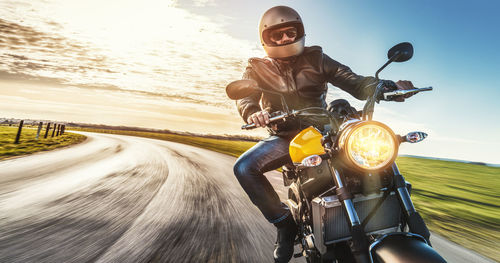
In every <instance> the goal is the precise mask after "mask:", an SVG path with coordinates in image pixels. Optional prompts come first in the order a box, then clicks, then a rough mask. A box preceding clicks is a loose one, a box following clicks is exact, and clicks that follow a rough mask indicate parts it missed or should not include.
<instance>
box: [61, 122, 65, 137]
mask: <svg viewBox="0 0 500 263" xmlns="http://www.w3.org/2000/svg"><path fill="white" fill-rule="evenodd" d="M65 129H66V124H63V126H62V129H61V135H63V134H64V130H65Z"/></svg>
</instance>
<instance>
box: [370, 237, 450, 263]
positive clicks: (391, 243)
mask: <svg viewBox="0 0 500 263" xmlns="http://www.w3.org/2000/svg"><path fill="white" fill-rule="evenodd" d="M370 257H371V258H372V261H373V262H374V263H386V262H391V263H443V262H444V263H446V260H444V259H443V258H442V257H441V256H440V255H439V254H438V253H437V252H436V250H434V249H433V248H432V247H431V246H429V245H428V244H427V242H426V241H425V239H424V238H423V237H421V236H419V235H416V234H412V233H391V234H388V235H385V236H383V237H382V238H380V239H379V240H377V241H375V242H374V243H373V244H372V245H371V246H370Z"/></svg>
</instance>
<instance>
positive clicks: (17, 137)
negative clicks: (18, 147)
mask: <svg viewBox="0 0 500 263" xmlns="http://www.w3.org/2000/svg"><path fill="white" fill-rule="evenodd" d="M23 124H24V120H21V122H19V129H17V135H16V140H15V141H14V143H16V144H17V143H19V139H20V138H21V130H22V129H23Z"/></svg>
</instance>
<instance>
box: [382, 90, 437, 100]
mask: <svg viewBox="0 0 500 263" xmlns="http://www.w3.org/2000/svg"><path fill="white" fill-rule="evenodd" d="M431 90H432V87H425V88H414V89H407V90H403V89H400V90H394V91H390V92H384V93H383V95H384V100H387V99H388V98H389V97H393V96H401V95H405V94H408V93H415V94H416V93H419V92H421V91H431Z"/></svg>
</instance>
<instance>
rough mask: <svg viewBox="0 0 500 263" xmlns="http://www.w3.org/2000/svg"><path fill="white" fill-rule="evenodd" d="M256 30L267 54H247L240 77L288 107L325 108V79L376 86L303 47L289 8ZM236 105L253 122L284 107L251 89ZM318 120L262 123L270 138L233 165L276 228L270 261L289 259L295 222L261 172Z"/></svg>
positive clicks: (363, 91)
mask: <svg viewBox="0 0 500 263" xmlns="http://www.w3.org/2000/svg"><path fill="white" fill-rule="evenodd" d="M259 34H260V40H261V43H262V46H263V48H264V50H265V52H266V53H267V57H265V58H250V59H249V60H248V66H247V68H246V71H245V73H244V74H243V79H251V80H254V81H255V83H257V85H258V88H260V89H263V90H269V91H273V92H279V93H280V94H282V95H283V96H284V98H285V100H286V104H287V105H288V107H290V108H291V109H295V110H299V109H302V108H306V107H323V108H326V106H327V104H326V100H325V99H326V93H327V83H331V84H332V85H334V86H336V87H339V88H340V89H342V90H344V91H346V92H348V93H350V94H351V95H353V96H354V97H356V98H357V99H361V100H366V99H367V98H368V97H369V96H371V95H372V94H373V92H374V90H375V88H376V86H377V83H378V81H377V80H376V79H375V78H374V77H364V76H360V75H357V74H355V73H353V72H352V71H351V69H350V68H349V67H347V66H345V65H342V64H340V63H339V62H337V61H335V60H333V59H332V58H330V57H329V56H328V55H326V54H324V53H323V51H322V49H321V47H319V46H311V47H305V32H304V25H303V23H302V19H301V17H300V16H299V14H298V13H297V12H296V11H295V10H294V9H292V8H290V7H287V6H275V7H273V8H271V9H269V10H267V11H266V12H265V13H264V14H263V16H262V18H261V20H260V24H259ZM384 84H385V86H386V88H387V89H412V88H413V85H412V83H411V82H410V81H398V82H396V83H394V82H392V81H388V80H385V81H384ZM403 100H404V98H398V99H397V101H403ZM259 102H260V103H261V105H259ZM236 104H237V107H238V111H239V113H240V115H241V117H242V118H243V120H244V121H245V122H246V123H248V124H250V123H255V125H256V126H257V127H266V126H267V124H269V118H270V117H271V116H270V114H269V113H270V112H277V111H282V110H284V109H283V108H282V107H283V105H282V103H281V101H280V96H276V95H274V94H271V93H268V92H256V93H254V94H252V95H251V96H249V97H246V98H243V99H241V100H238V101H237V102H236ZM321 124H322V120H318V119H309V120H307V121H303V120H302V121H295V122H293V121H292V122H286V124H279V125H272V126H271V127H268V131H269V132H270V137H269V138H267V139H264V140H262V141H260V142H259V143H257V144H256V145H255V146H253V147H252V148H251V149H249V150H248V151H246V152H245V153H243V154H242V155H241V156H240V157H239V158H238V160H237V161H236V163H235V165H234V173H235V175H236V178H237V179H238V181H239V183H240V184H241V186H242V187H243V189H244V190H245V192H246V193H247V194H248V196H249V197H250V199H251V201H252V202H253V203H254V204H255V205H256V206H257V207H258V208H259V209H260V211H261V212H262V214H263V215H264V217H265V218H266V219H267V220H268V221H269V222H270V223H272V224H274V225H275V226H276V227H277V232H278V238H277V246H276V249H275V251H274V259H275V261H276V262H288V261H289V260H290V259H291V257H292V255H293V246H294V240H295V236H296V234H297V225H296V224H295V222H294V220H293V218H292V216H291V215H290V212H289V208H288V207H287V206H286V205H285V204H284V203H282V202H281V201H280V199H279V197H278V195H277V193H276V191H275V190H274V189H273V187H272V185H271V184H270V183H269V181H268V180H267V179H266V177H265V176H264V175H263V174H264V173H265V172H267V171H271V170H274V169H277V168H279V167H281V166H283V165H285V164H287V163H290V162H291V159H290V156H289V152H288V146H289V142H290V140H291V139H292V138H293V137H294V136H295V135H296V134H297V133H298V132H299V131H300V130H301V129H303V128H305V127H308V126H310V125H313V126H317V127H320V128H321V127H322V126H321Z"/></svg>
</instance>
